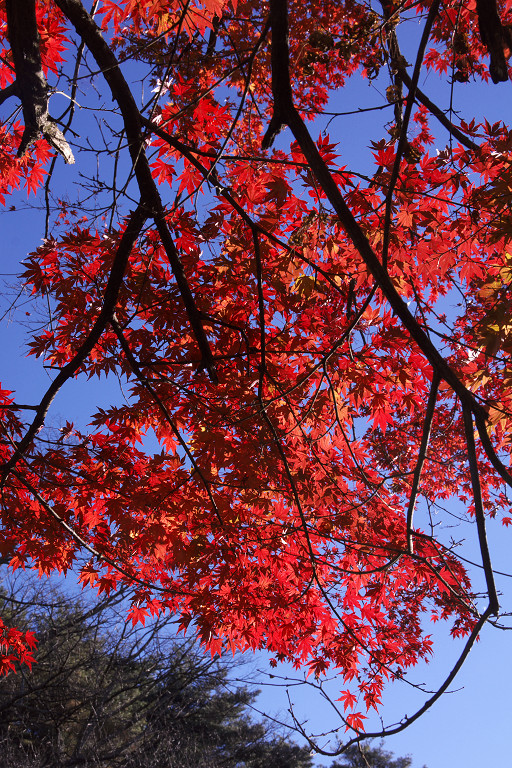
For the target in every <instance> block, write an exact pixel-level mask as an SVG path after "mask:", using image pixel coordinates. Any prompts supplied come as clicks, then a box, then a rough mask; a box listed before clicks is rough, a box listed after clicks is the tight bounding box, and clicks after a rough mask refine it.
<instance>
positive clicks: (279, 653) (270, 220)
mask: <svg viewBox="0 0 512 768" xmlns="http://www.w3.org/2000/svg"><path fill="white" fill-rule="evenodd" d="M0 14H1V18H2V55H1V58H0V85H1V86H2V87H3V90H2V92H1V93H0V102H2V103H5V104H6V105H11V104H13V103H14V104H15V105H16V108H15V109H14V112H13V113H12V114H11V115H10V116H7V117H6V119H5V120H4V122H3V124H2V127H1V136H0V140H1V146H2V154H1V165H0V170H1V173H0V178H1V188H0V193H1V196H2V197H1V202H2V203H3V204H5V205H6V206H7V207H8V206H9V204H10V200H11V199H12V196H13V195H14V194H15V193H16V190H18V189H19V188H26V190H27V191H28V193H29V194H32V193H37V194H39V195H40V196H41V198H42V199H43V200H44V205H45V207H46V226H45V231H44V232H42V233H41V235H43V236H44V240H43V244H42V245H39V247H37V246H38V243H39V242H40V241H37V242H35V243H34V252H33V253H32V254H30V256H29V257H28V258H26V259H25V261H24V265H23V267H22V272H23V275H22V281H23V286H24V289H25V291H26V292H30V293H31V294H32V295H33V297H34V300H37V299H38V298H39V299H42V300H44V302H45V306H46V312H47V316H46V319H45V320H44V322H43V323H42V324H39V326H38V327H37V328H34V329H33V331H32V333H31V338H30V341H29V348H30V354H32V355H34V356H37V357H39V358H42V360H43V362H44V365H45V366H46V368H47V369H48V370H50V372H51V374H52V379H51V383H50V384H49V385H48V387H47V388H46V389H45V390H44V391H43V392H42V393H41V396H40V397H39V396H38V397H35V399H34V402H33V403H31V404H28V405H23V404H20V403H19V402H18V400H17V399H16V393H15V392H13V391H11V389H9V381H8V378H9V376H8V374H7V375H5V376H4V377H3V378H2V387H3V389H2V391H1V403H2V405H1V414H2V424H3V426H2V430H3V432H2V435H3V439H2V444H1V452H2V461H3V470H2V484H3V485H2V497H1V502H2V510H1V515H2V531H1V535H0V553H1V555H2V557H3V558H5V559H7V560H8V561H9V562H10V564H11V566H12V567H13V568H17V567H20V566H23V567H25V566H33V567H36V568H38V569H39V571H40V572H41V573H50V572H52V571H55V570H57V571H66V570H68V569H70V568H72V567H73V566H74V564H75V561H76V558H77V556H78V553H82V554H83V553H84V552H86V553H89V555H90V559H89V561H88V563H87V564H86V565H85V566H82V567H81V568H80V576H79V578H80V581H81V582H82V583H83V584H84V585H91V586H94V587H96V589H98V591H99V592H106V593H110V592H111V591H112V590H115V589H118V588H120V586H122V585H124V584H129V585H131V586H134V587H136V591H135V593H134V594H135V597H134V600H133V604H132V607H131V609H130V612H129V619H130V620H131V621H132V622H134V623H136V622H139V621H142V622H144V621H145V618H146V617H147V616H149V615H155V614H158V613H159V612H160V611H162V610H170V611H172V612H173V613H176V614H177V615H179V616H180V620H181V627H182V629H184V630H186V629H187V627H189V626H192V627H193V629H194V631H196V632H197V634H198V636H199V637H200V638H201V640H202V642H203V643H204V644H205V645H206V646H207V647H208V648H209V649H210V651H211V652H212V653H215V652H217V651H219V650H220V649H221V648H231V649H233V650H245V649H260V648H265V649H267V650H268V651H270V653H271V654H272V655H273V663H274V664H277V663H278V662H279V661H282V660H289V661H292V662H293V663H295V664H296V665H297V666H299V667H300V666H306V667H307V668H309V670H310V671H311V673H312V675H313V676H316V677H318V678H319V679H320V678H321V676H322V674H323V673H324V672H325V671H326V670H328V669H335V670H337V671H338V673H339V679H340V698H339V702H341V705H340V714H339V716H340V717H341V718H342V719H343V722H344V724H345V728H346V730H347V732H348V733H347V737H346V738H347V742H346V745H350V744H351V743H353V741H354V740H356V741H357V740H358V739H360V738H361V737H362V736H363V733H364V728H365V722H364V721H365V719H366V718H367V717H368V712H369V711H371V710H372V709H375V710H378V709H379V706H380V703H381V696H382V691H383V687H384V685H385V683H386V682H387V681H390V680H393V679H396V678H400V679H401V678H403V676H404V675H405V674H406V672H407V670H408V669H410V668H411V667H412V666H414V665H415V664H417V663H418V661H420V660H422V659H428V658H429V657H430V655H431V654H432V638H431V636H430V634H429V631H428V626H429V624H428V619H429V618H431V619H433V620H435V621H437V620H440V619H442V620H444V621H447V622H449V627H450V632H451V634H452V635H453V636H454V637H456V638H458V637H460V638H465V642H464V645H463V648H462V651H461V654H460V657H459V660H458V661H457V663H456V664H455V666H454V668H453V669H452V670H451V671H450V672H449V673H448V674H447V676H446V678H445V680H444V682H442V683H441V684H440V685H439V687H438V688H437V690H436V691H435V693H433V694H432V695H430V696H427V697H426V701H425V704H424V705H423V706H422V707H420V709H418V711H417V712H416V713H415V714H413V715H410V716H409V717H408V718H404V720H403V721H402V722H401V723H400V724H399V725H398V726H394V727H391V728H388V729H384V730H383V731H380V730H379V731H378V732H377V734H373V735H380V734H381V733H383V734H389V733H393V732H396V731H397V730H401V729H402V728H404V727H406V726H407V725H408V724H409V723H410V722H413V721H414V720H415V719H416V718H417V717H419V716H420V715H421V714H422V713H423V712H424V711H425V710H426V709H428V708H429V707H430V706H431V705H432V704H433V703H434V701H435V700H436V699H437V698H438V697H439V696H440V695H441V694H442V693H443V692H444V691H445V690H446V689H447V688H448V686H449V685H450V683H451V682H452V680H453V678H454V677H455V675H456V673H457V672H458V670H459V669H460V667H461V665H462V664H463V662H464V660H465V658H466V657H467V655H468V653H469V651H470V649H471V647H472V645H473V643H474V641H475V639H476V638H477V636H478V634H479V632H480V630H481V629H482V627H483V625H484V624H485V623H486V622H488V621H489V620H492V621H493V622H495V623H496V622H497V621H498V619H497V616H498V611H499V603H498V594H497V589H496V586H495V583H494V576H493V570H492V565H491V557H490V553H489V548H488V545H487V539H486V516H490V517H498V518H500V519H502V521H503V523H504V524H505V525H506V526H507V525H509V524H510V522H511V521H512V517H511V516H510V509H509V502H508V497H507V491H506V488H507V486H511V485H512V477H511V474H510V470H509V464H510V457H509V453H510V448H509V446H510V440H509V437H508V435H509V431H510V427H511V425H512V422H511V419H512V415H511V403H510V400H511V398H512V392H511V388H510V383H511V381H512V370H511V368H510V363H509V359H510V351H511V349H512V324H511V323H510V320H509V303H510V302H509V296H508V291H509V286H510V283H511V280H512V256H511V255H510V254H509V253H508V251H507V247H508V242H509V240H510V237H511V235H512V226H511V216H510V202H511V199H512V165H511V162H510V158H511V152H512V134H511V133H510V131H509V129H508V127H507V126H506V125H505V124H503V123H501V122H500V123H496V124H493V125H491V124H490V123H488V122H487V121H485V120H481V121H479V120H478V119H476V118H475V117H474V116H471V115H470V116H466V118H465V119H461V118H460V117H458V115H457V113H456V112H455V111H454V110H453V109H451V108H450V110H447V111H445V110H443V109H442V108H441V107H440V106H438V105H437V104H436V103H435V101H434V100H433V97H432V95H430V96H429V95H428V94H427V93H424V92H423V90H422V88H421V87H420V75H421V74H422V72H430V73H434V74H435V75H436V77H438V78H439V81H440V82H445V83H449V84H450V83H451V91H452V96H453V89H454V87H455V84H457V87H460V88H464V87H470V86H466V83H469V82H474V81H477V80H478V81H481V82H483V83H488V87H489V88H493V87H494V86H493V85H492V84H491V82H490V81H491V80H492V81H493V82H494V83H498V82H502V81H505V80H506V79H507V78H508V64H507V57H508V55H509V53H510V51H509V47H508V44H509V38H510V34H511V33H510V25H511V24H512V4H511V3H510V2H509V1H508V0H506V1H504V2H500V3H498V4H496V3H495V2H494V1H493V0H477V2H476V5H475V4H474V3H462V2H460V1H459V0H445V2H440V0H420V1H419V2H416V3H408V2H395V0H385V1H383V2H382V3H381V5H380V6H379V8H378V9H377V8H371V7H370V6H369V5H367V4H364V3H357V2H355V1H354V0H346V2H338V3H332V2H329V1H328V0H322V1H321V2H318V0H316V1H315V2H308V1H307V0H306V2H297V1H296V0H288V2H287V0H270V3H269V4H268V5H267V4H266V3H254V2H251V1H250V0H246V1H245V2H243V1H242V2H237V1H236V0H226V2H225V0H202V1H201V2H199V0H197V1H196V0H189V1H187V2H181V1H180V0H170V1H169V0H167V1H166V2H164V1H163V0H141V1H139V2H133V0H120V1H119V2H112V0H97V1H96V2H94V3H93V6H92V8H89V9H86V8H85V7H84V6H83V5H82V3H81V2H80V0H40V1H38V2H35V1H34V0H5V2H2V3H0ZM412 20H415V22H419V24H420V26H419V27H418V25H417V24H416V25H415V27H414V29H415V30H417V29H419V30H420V32H419V34H418V35H413V36H412V38H414V39H415V37H418V40H417V41H416V44H415V49H414V51H413V52H412V54H411V50H410V47H411V36H410V35H409V33H408V30H410V29H411V24H412ZM402 28H403V29H404V30H405V32H402ZM402 38H403V39H404V40H405V42H406V44H407V46H408V48H407V57H408V58H410V59H412V64H409V63H408V61H407V59H406V57H405V55H404V54H403V52H402V49H401V45H402ZM357 80H360V81H362V80H366V81H370V82H373V81H376V82H378V84H379V88H380V92H381V93H384V92H385V97H384V96H381V97H380V101H379V104H378V105H377V106H376V107H374V109H375V110H378V111H380V110H382V111H384V112H385V114H386V118H385V119H386V120H387V121H388V123H387V131H386V130H385V129H384V128H383V127H382V126H381V127H378V126H377V128H376V135H375V139H374V142H373V143H372V153H373V160H374V165H373V166H372V168H371V170H370V171H367V170H366V172H361V171H358V170H356V169H355V168H353V167H352V162H353V158H352V157H351V156H350V155H347V153H345V152H344V146H343V141H344V137H343V132H342V131H340V136H339V137H338V136H334V134H333V130H334V129H333V128H332V127H331V128H330V129H329V130H330V131H331V134H333V135H331V134H329V132H328V130H327V128H326V123H325V120H326V119H327V118H329V117H332V118H333V119H334V118H336V117H337V116H339V115H340V111H336V104H335V105H334V106H333V102H332V97H333V95H335V94H338V95H339V94H343V93H344V92H345V91H344V86H346V87H347V88H348V85H349V83H350V82H351V81H357ZM459 84H460V85H459ZM59 95H60V96H62V95H64V96H65V97H67V99H68V101H69V103H68V105H67V106H66V108H65V109H64V110H63V112H62V114H60V116H58V117H53V112H54V110H55V109H56V108H55V107H54V103H55V104H57V103H60V102H57V97H59ZM50 97H51V99H50ZM340 98H341V97H340ZM54 99H55V101H54ZM139 104H140V105H141V106H138V105H139ZM50 107H51V113H50ZM333 110H334V111H333ZM344 110H345V111H349V110H346V109H345V106H344ZM20 111H21V113H22V114H21V115H20V114H19V113H20ZM352 111H355V112H357V111H358V108H357V107H356V106H354V108H353V109H352ZM94 118H96V119H94ZM322 119H324V123H321V122H320V121H321V120H322ZM364 119H365V120H366V119H368V117H367V115H364ZM441 134H442V136H443V138H442V141H443V148H442V150H440V151H439V150H437V149H436V148H435V144H436V143H438V142H439V139H438V138H437V136H438V135H441ZM61 156H62V158H63V159H64V161H65V162H66V163H67V165H66V166H65V167H64V166H62V168H61V167H60V164H61V163H62V160H61ZM91 157H92V162H91ZM73 164H75V165H74V167H75V168H76V169H77V173H79V174H80V175H79V176H78V177H75V176H72V174H73V173H74V171H73V168H72V167H71V166H73ZM363 170H365V169H363ZM75 178H78V179H79V180H80V186H79V187H77V189H76V199H75V198H73V197H72V195H73V194H74V193H73V192H72V191H71V187H70V185H71V181H70V179H75ZM62 190H64V191H62ZM455 304H457V305H456V306H455ZM40 306H43V304H42V303H40ZM93 377H98V378H99V379H100V380H101V381H105V380H109V381H117V382H119V390H117V389H115V388H114V387H112V389H111V390H110V389H109V392H112V399H113V400H114V402H113V404H112V405H109V406H106V407H103V406H102V407H98V408H97V409H96V411H95V412H94V413H92V414H91V416H90V419H89V424H88V426H87V427H81V426H80V425H79V424H78V423H77V422H79V419H78V418H77V415H76V413H75V414H73V413H71V414H69V418H68V420H67V421H63V422H62V425H61V426H60V427H59V428H57V427H55V426H52V423H51V421H50V422H48V418H47V417H48V413H49V411H50V408H51V406H52V404H53V401H54V400H57V401H58V398H59V396H60V395H61V393H62V391H64V390H65V389H66V388H70V387H72V386H73V382H74V381H79V380H82V379H91V378H93ZM115 398H117V399H115ZM65 418H66V417H65ZM454 499H458V500H460V502H462V503H463V504H464V505H465V512H461V513H460V514H461V515H465V517H466V519H467V521H468V522H469V523H472V525H473V528H474V530H475V537H476V539H477V542H478V546H479V550H480V555H481V566H482V568H483V574H484V578H485V590H484V592H483V594H482V590H481V589H480V588H479V587H477V586H475V585H474V584H472V581H471V580H470V576H469V574H468V571H467V569H466V566H465V563H464V561H463V559H462V558H461V557H460V556H459V553H458V551H457V547H456V543H455V542H453V541H451V540H450V539H449V538H448V539H445V538H443V535H444V534H443V530H442V528H439V526H438V525H437V522H436V520H435V515H436V513H437V512H439V511H441V513H442V514H443V515H446V514H447V513H446V512H443V505H445V504H451V503H453V500H454ZM416 507H417V508H418V509H417V515H416V516H415V514H414V513H415V509H416ZM438 529H439V530H438ZM24 643H25V644H24ZM31 643H33V638H32V637H30V636H28V637H26V638H25V641H24V638H23V636H22V634H21V633H20V634H19V635H18V636H11V635H8V636H7V635H5V636H4V638H3V645H4V649H5V653H4V658H3V665H4V667H5V668H6V669H9V668H10V667H12V666H14V665H15V663H16V661H17V660H21V661H30V658H31V656H30V647H31ZM311 745H312V746H313V747H315V748H317V747H318V745H316V744H315V743H314V742H313V741H312V742H311ZM346 745H345V746H346ZM318 748H319V747H318ZM335 751H336V750H335Z"/></svg>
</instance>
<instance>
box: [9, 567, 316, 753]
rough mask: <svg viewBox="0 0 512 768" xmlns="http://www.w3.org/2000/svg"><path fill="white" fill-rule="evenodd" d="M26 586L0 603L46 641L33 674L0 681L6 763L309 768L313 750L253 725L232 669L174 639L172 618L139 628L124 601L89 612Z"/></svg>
mask: <svg viewBox="0 0 512 768" xmlns="http://www.w3.org/2000/svg"><path fill="white" fill-rule="evenodd" d="M23 582H24V583H23V584H22V586H23V588H24V589H23V594H22V595H21V596H20V595H17V589H19V587H20V579H18V580H17V584H16V585H11V589H9V588H6V587H5V588H4V589H3V590H2V594H1V596H0V603H1V604H2V605H1V606H0V607H1V608H2V609H3V614H4V616H6V618H7V619H10V620H11V621H12V622H13V623H16V625H17V626H18V627H22V628H23V629H25V630H31V631H34V632H36V633H37V636H38V638H39V644H38V647H37V650H36V654H35V655H36V664H34V665H33V667H32V669H31V670H29V669H28V668H27V667H26V666H23V667H22V668H21V669H20V670H19V672H18V674H14V673H11V674H9V675H7V676H6V677H2V678H0V755H2V758H0V760H1V761H2V762H1V763H0V764H1V765H2V766H9V768H43V766H52V768H79V766H80V767H82V766H91V767H92V766H94V767H95V768H150V767H151V768H221V767H222V768H310V767H311V765H312V760H311V757H310V755H309V751H308V750H307V749H306V748H301V747H298V746H297V745H296V744H294V743H293V742H291V741H289V740H286V739H284V738H282V737H280V736H278V735H276V734H275V733H272V732H270V731H269V728H268V726H267V725H265V724H264V723H262V722H255V721H254V720H252V719H251V717H250V715H249V713H248V707H250V705H251V704H252V703H253V701H254V700H255V698H256V696H257V693H255V692H253V691H250V690H249V689H248V688H246V687H233V686H231V685H230V683H229V670H230V667H231V666H232V664H233V662H231V663H229V662H227V661H224V660H215V659H211V658H208V657H205V656H204V655H203V654H202V653H201V652H200V651H199V650H198V649H197V647H196V646H195V645H194V644H193V643H192V642H188V641H178V640H177V639H176V638H175V636H174V633H173V631H172V626H173V622H172V620H171V619H169V618H168V619H159V620H158V621H154V622H148V625H147V626H146V627H141V626H140V625H137V626H132V625H131V624H127V623H126V622H125V621H124V619H123V616H122V611H123V605H122V600H121V598H120V596H119V595H117V596H116V597H115V598H105V599H103V600H102V601H101V602H100V603H99V604H98V605H96V606H94V607H91V606H88V605H86V604H85V603H84V602H83V601H80V600H78V601H77V600H76V599H75V598H72V597H67V596H66V595H64V594H59V593H55V592H51V593H50V592H47V593H46V594H45V592H44V590H41V588H38V587H37V585H35V584H34V582H33V581H26V580H24V579H23ZM118 608H120V611H119V613H118V610H117V609H118Z"/></svg>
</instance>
